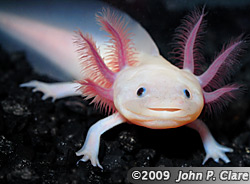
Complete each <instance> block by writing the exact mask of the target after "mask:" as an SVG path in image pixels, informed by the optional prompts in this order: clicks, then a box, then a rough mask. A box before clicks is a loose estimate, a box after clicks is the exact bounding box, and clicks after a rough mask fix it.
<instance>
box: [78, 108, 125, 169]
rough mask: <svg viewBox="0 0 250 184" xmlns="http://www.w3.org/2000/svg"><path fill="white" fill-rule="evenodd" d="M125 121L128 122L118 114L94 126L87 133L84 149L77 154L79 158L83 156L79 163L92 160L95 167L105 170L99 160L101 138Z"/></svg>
mask: <svg viewBox="0 0 250 184" xmlns="http://www.w3.org/2000/svg"><path fill="white" fill-rule="evenodd" d="M125 121H126V120H125V119H124V118H123V117H122V116H121V115H120V114H119V113H118V112H117V113H114V114H112V115H110V116H108V117H106V118H104V119H101V120H99V121H98V122H97V123H95V124H94V125H92V126H91V127H90V129H89V131H88V133H87V137H86V139H85V143H84V145H83V147H82V148H81V149H80V150H79V151H77V152H76V155H77V156H82V155H83V157H82V158H81V159H80V160H79V161H83V162H86V161H88V160H90V161H91V164H92V165H93V166H95V167H96V166H98V167H100V168H101V169H103V167H102V166H101V164H100V162H99V160H98V152H99V145H100V137H101V135H102V134H103V133H104V132H106V131H107V130H109V129H111V128H112V127H114V126H116V125H119V124H121V123H123V122H125ZM79 161H78V162H79Z"/></svg>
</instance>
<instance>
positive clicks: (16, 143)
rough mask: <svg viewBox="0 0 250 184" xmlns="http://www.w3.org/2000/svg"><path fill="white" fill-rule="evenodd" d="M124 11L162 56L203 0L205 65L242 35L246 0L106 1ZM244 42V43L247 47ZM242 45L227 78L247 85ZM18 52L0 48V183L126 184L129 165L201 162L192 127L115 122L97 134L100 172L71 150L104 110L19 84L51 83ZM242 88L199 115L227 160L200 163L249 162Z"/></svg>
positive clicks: (247, 17) (247, 25) (247, 28)
mask: <svg viewBox="0 0 250 184" xmlns="http://www.w3.org/2000/svg"><path fill="white" fill-rule="evenodd" d="M106 2H107V3H109V4H111V5H113V6H115V7H117V8H118V9H121V10H123V11H125V12H126V13H128V14H129V15H130V16H131V17H133V18H134V19H135V20H137V21H138V22H139V23H141V25H142V26H143V27H144V28H145V29H146V30H147V31H148V32H149V33H150V35H151V36H152V38H153V39H154V40H155V42H156V44H157V45H158V47H159V50H160V52H161V54H162V55H163V56H164V57H166V58H169V55H168V53H169V51H171V45H170V43H171V42H172V37H173V34H174V33H175V28H176V27H177V26H179V25H180V21H181V19H182V18H183V17H184V16H185V15H186V14H188V12H190V11H191V10H193V9H194V8H195V7H202V6H203V5H204V4H206V11H207V12H208V14H207V16H206V17H205V19H206V20H207V21H208V23H207V29H206V31H207V33H206V35H205V36H204V43H205V44H204V45H205V47H204V55H205V58H206V63H205V66H204V68H206V67H207V66H209V64H210V62H211V61H212V59H213V58H214V57H215V54H216V53H218V52H219V51H220V49H221V48H222V46H223V44H224V43H226V42H228V41H229V40H230V39H231V38H233V37H234V38H235V37H237V36H238V35H240V34H241V33H246V35H249V34H250V13H249V10H250V2H249V1H240V0H238V1H226V0H224V1H219V2H218V1H212V2H210V1H209V2H206V1H198V0H197V1H192V3H189V2H190V1H188V0H186V1H185V0H178V1H174V0H170V1H163V0H156V1H150V0H144V1H143V0H126V1H117V0H106ZM248 47H249V46H248ZM249 53H250V49H249V48H248V49H247V50H246V53H245V54H244V55H243V56H242V57H241V60H240V61H241V62H240V63H241V67H240V69H239V70H238V72H237V73H236V74H235V75H234V77H233V78H232V81H238V82H240V83H244V84H245V85H246V86H247V87H248V88H249V84H250V61H249V58H250V57H249V56H250V54H249ZM25 55H26V53H25V52H24V51H22V50H18V51H16V52H11V53H7V52H6V51H5V50H4V45H2V46H1V49H0V101H1V104H0V183H127V182H126V174H127V171H128V170H129V169H130V168H132V167H135V166H139V167H142V166H169V167H171V166H202V165H201V163H202V161H203V159H204V158H205V151H204V149H203V146H202V142H201V139H200V137H199V135H198V133H197V132H195V131H194V130H191V129H189V128H186V127H181V128H177V129H170V130H151V129H147V128H143V127H138V126H135V125H131V124H123V125H119V126H117V127H115V128H113V129H111V130H109V131H107V132H106V133H105V134H104V135H103V136H102V137H101V144H100V153H99V159H100V162H101V164H102V166H103V167H104V170H101V169H99V168H94V167H93V166H92V165H91V164H90V162H87V163H83V162H81V163H79V165H76V162H77V161H78V160H79V159H80V158H79V157H76V156H75V152H76V151H77V150H79V148H80V147H81V145H82V144H83V143H84V140H85V136H86V134H87V131H88V129H89V127H90V126H91V125H92V124H94V123H95V122H96V121H98V120H99V119H101V118H103V117H105V115H104V114H102V113H101V112H99V111H98V110H95V109H94V108H93V106H92V105H88V102H86V101H83V100H82V98H80V97H70V98H65V99H61V100H57V101H56V102H55V103H52V102H51V100H50V99H48V100H45V101H43V100H41V97H42V94H41V93H32V92H31V91H32V90H31V89H22V88H19V84H20V83H22V82H24V81H29V80H34V79H36V80H41V81H46V82H53V80H52V79H50V78H48V77H46V76H42V75H38V74H36V73H35V72H34V71H33V70H32V68H31V67H30V66H29V64H28V62H27V59H26V57H25ZM249 101H250V95H249V93H248V91H246V92H245V94H244V95H242V97H241V98H239V99H237V100H235V101H233V102H232V103H231V104H230V105H229V107H228V108H227V109H226V110H225V111H224V112H223V113H222V114H220V115H219V116H217V117H215V116H212V117H204V118H203V119H204V121H205V122H206V124H207V125H208V126H209V128H210V130H211V132H212V134H213V135H214V137H215V138H216V140H217V141H218V142H219V143H221V144H223V145H227V146H229V147H232V148H233V149H234V152H233V153H230V154H227V155H228V157H229V159H230V160H231V163H229V164H225V163H223V162H222V161H220V163H215V162H214V161H213V160H211V159H210V160H209V161H208V162H207V163H206V164H205V166H221V167H223V166H238V167H243V166H249V165H250V119H249V116H250V114H249V112H250V111H249V110H250V109H249V104H250V103H249Z"/></svg>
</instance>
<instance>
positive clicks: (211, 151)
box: [187, 119, 233, 165]
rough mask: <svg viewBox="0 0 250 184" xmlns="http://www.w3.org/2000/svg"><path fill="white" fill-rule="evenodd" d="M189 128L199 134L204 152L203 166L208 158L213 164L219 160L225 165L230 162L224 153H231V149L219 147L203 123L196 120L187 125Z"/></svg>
mask: <svg viewBox="0 0 250 184" xmlns="http://www.w3.org/2000/svg"><path fill="white" fill-rule="evenodd" d="M187 126H188V127H189V128H192V129H194V130H196V131H197V132H199V134H200V136H201V139H202V143H203V146H204V149H205V151H206V157H205V159H204V160H203V163H202V164H203V165H204V164H205V163H206V161H207V160H208V159H209V158H212V159H213V160H214V161H215V162H217V163H218V162H219V159H222V160H223V161H224V162H225V163H229V162H230V160H229V159H228V157H227V156H226V154H225V152H233V149H232V148H228V147H226V146H222V145H220V144H219V143H218V142H217V141H216V140H215V139H214V137H213V136H212V134H211V133H210V131H209V129H208V127H207V126H206V125H205V123H204V122H203V121H201V120H200V119H197V120H195V121H193V122H192V123H189V124H187Z"/></svg>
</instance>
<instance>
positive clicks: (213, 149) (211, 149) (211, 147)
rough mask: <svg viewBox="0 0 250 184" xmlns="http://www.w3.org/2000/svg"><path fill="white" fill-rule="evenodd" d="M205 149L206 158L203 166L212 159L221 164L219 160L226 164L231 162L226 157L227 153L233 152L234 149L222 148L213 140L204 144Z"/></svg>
mask: <svg viewBox="0 0 250 184" xmlns="http://www.w3.org/2000/svg"><path fill="white" fill-rule="evenodd" d="M204 147H205V150H206V157H205V159H204V160H203V162H202V164H203V165H204V164H205V163H206V161H207V160H208V159H209V158H212V159H213V160H214V161H215V162H217V163H218V162H219V159H222V160H223V161H224V162H225V163H229V162H230V160H229V158H228V157H227V156H226V154H225V153H226V152H233V149H232V148H228V147H226V146H222V145H220V144H219V143H217V142H216V141H215V140H214V139H211V140H209V141H207V142H206V144H205V143H204Z"/></svg>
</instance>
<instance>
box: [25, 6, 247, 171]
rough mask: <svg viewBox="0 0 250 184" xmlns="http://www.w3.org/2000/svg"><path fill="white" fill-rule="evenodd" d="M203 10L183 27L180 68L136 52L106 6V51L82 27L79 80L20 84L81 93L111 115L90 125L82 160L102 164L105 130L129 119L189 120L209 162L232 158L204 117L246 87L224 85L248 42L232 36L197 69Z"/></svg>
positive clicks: (150, 123) (152, 124) (163, 125)
mask: <svg viewBox="0 0 250 184" xmlns="http://www.w3.org/2000/svg"><path fill="white" fill-rule="evenodd" d="M204 16H205V13H204V9H203V10H201V11H199V10H197V11H194V12H193V13H191V14H190V15H188V16H186V17H185V19H184V21H183V24H182V25H181V26H180V27H179V28H178V29H177V34H176V37H175V40H176V44H175V47H174V49H173V52H174V53H175V55H176V58H175V59H177V60H179V61H180V62H179V63H178V67H177V66H175V65H172V64H171V63H170V62H169V61H167V60H166V59H165V58H163V57H162V56H161V55H160V54H148V53H145V52H143V51H139V50H137V49H136V48H135V47H134V44H133V37H132V36H133V33H131V32H129V28H127V27H126V22H125V20H124V19H123V18H121V17H119V16H118V15H117V14H115V13H112V12H111V11H110V10H109V9H104V10H103V11H102V12H101V13H99V14H97V16H96V18H97V21H98V23H99V24H100V26H101V29H102V30H104V31H106V32H107V33H108V36H109V38H110V40H109V42H108V44H107V50H106V55H105V57H103V56H102V55H101V54H100V53H99V50H98V48H97V46H96V44H95V41H94V39H93V38H92V36H91V35H89V34H83V33H82V32H81V31H80V30H79V31H77V32H76V35H77V36H76V40H75V44H76V45H77V51H78V53H79V56H80V62H81V66H82V71H83V73H82V76H83V77H82V79H81V80H78V81H77V82H75V83H71V84H70V83H69V84H67V83H65V85H61V86H59V87H58V86H57V88H56V87H55V88H53V87H54V86H47V87H46V86H45V84H44V83H42V84H40V83H39V82H38V81H33V82H31V83H26V84H23V85H22V86H23V87H35V89H38V90H40V91H43V92H45V93H48V91H50V92H51V91H53V93H51V94H53V99H58V98H61V97H64V96H70V95H79V94H81V95H82V96H84V97H85V98H86V99H93V102H94V103H95V104H96V106H97V107H99V108H101V109H105V110H106V111H108V112H109V113H112V115H110V116H108V117H106V118H104V119H102V120H100V121H98V122H97V123H96V124H94V125H93V126H92V127H91V128H90V129H89V131H88V134H87V137H86V140H85V143H84V145H83V147H82V148H81V149H80V150H79V151H78V152H77V153H76V154H77V155H78V156H83V157H82V159H81V160H80V161H87V160H90V161H91V163H92V165H93V166H99V167H100V168H102V166H101V164H100V162H99V160H98V152H99V144H100V137H101V135H102V134H103V133H104V132H105V131H107V130H109V129H111V128H112V127H114V126H116V125H119V124H121V123H124V122H130V123H133V124H136V125H139V126H144V127H147V128H152V129H168V128H176V127H180V126H184V125H187V126H188V127H190V128H192V129H195V130H196V131H198V132H199V134H200V136H201V139H202V142H203V145H204V148H205V151H206V157H205V159H204V161H203V164H204V163H205V162H206V161H207V160H208V159H209V158H212V159H213V160H214V161H215V162H218V161H219V159H222V160H223V161H224V162H226V163H228V162H230V160H229V158H228V157H227V156H226V154H225V153H226V152H232V151H233V150H232V149H231V148H227V147H225V146H222V145H220V144H219V143H217V142H216V141H215V139H214V138H213V136H212V135H211V133H210V131H209V129H208V128H207V126H206V125H205V123H203V121H202V120H201V119H198V118H199V117H200V114H201V112H202V111H203V109H204V107H206V109H207V110H208V111H209V112H216V111H219V110H220V109H221V108H222V106H224V105H225V104H226V102H227V101H230V100H232V99H233V98H235V97H236V95H237V93H238V92H239V91H240V90H239V89H240V85H237V84H231V85H226V82H227V79H228V77H229V76H230V75H231V72H232V70H233V69H234V67H233V66H234V64H237V62H238V55H239V53H241V52H242V51H243V50H244V46H245V44H244V43H245V41H244V39H242V37H238V38H237V39H234V40H232V41H231V42H230V43H229V44H227V45H225V46H224V47H223V49H222V51H221V52H220V53H219V54H218V55H217V56H216V57H215V59H214V61H213V62H212V64H211V65H210V66H209V68H208V69H207V70H206V71H205V72H203V73H202V74H201V75H196V74H195V73H196V70H197V69H199V68H200V67H199V66H200V61H201V60H202V55H201V52H200V48H201V44H200V42H199V41H200V40H201V38H202V35H203V33H204V21H203V19H204ZM134 36H136V35H134ZM54 85H56V84H54ZM41 86H42V87H43V88H41ZM75 88H77V89H78V90H77V91H75ZM50 89H51V90H50ZM58 91H60V93H59V92H58ZM57 93H58V95H57ZM63 94H64V95H63ZM45 95H46V94H45ZM57 96H58V97H57Z"/></svg>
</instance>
